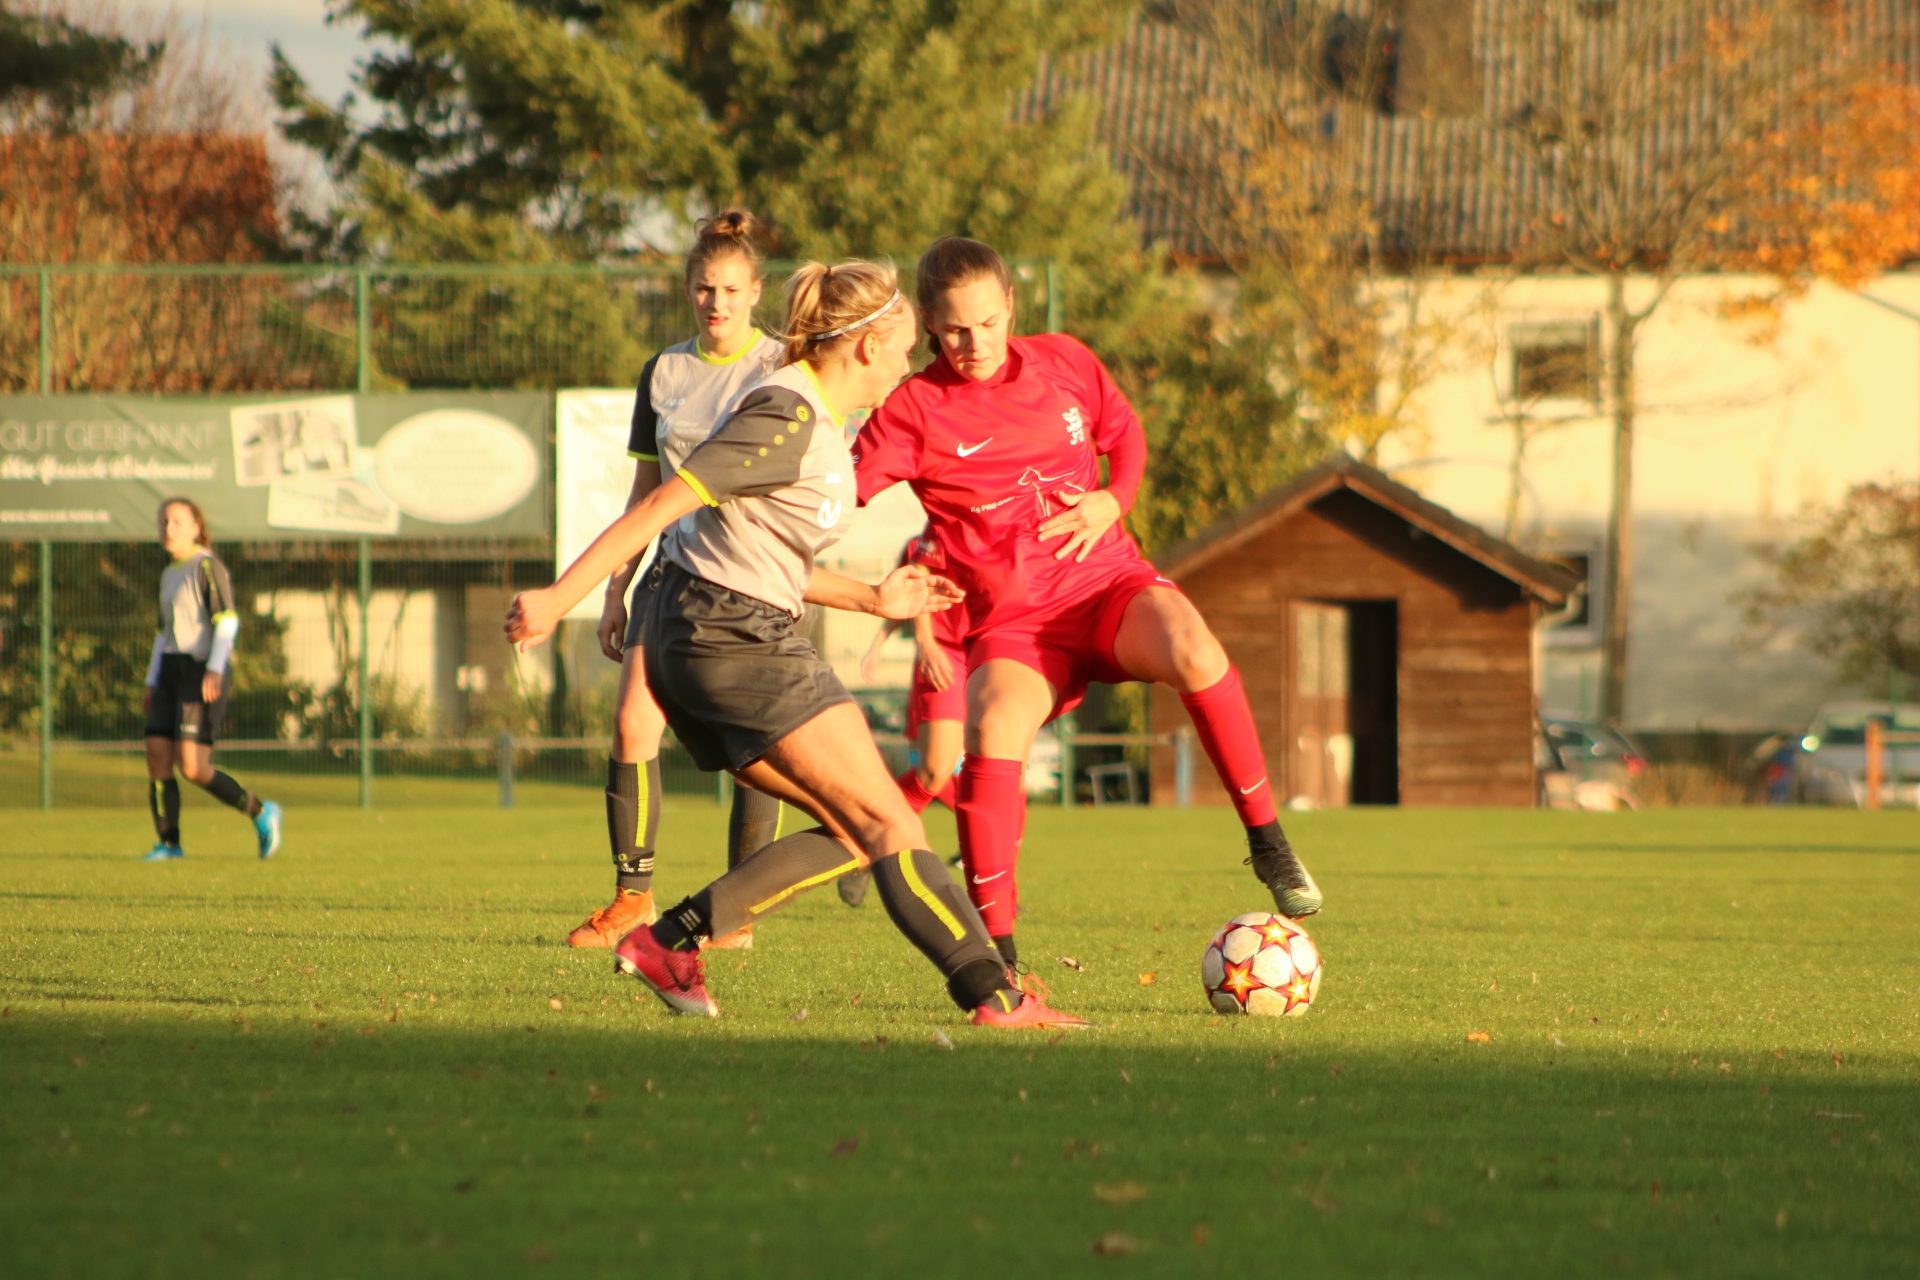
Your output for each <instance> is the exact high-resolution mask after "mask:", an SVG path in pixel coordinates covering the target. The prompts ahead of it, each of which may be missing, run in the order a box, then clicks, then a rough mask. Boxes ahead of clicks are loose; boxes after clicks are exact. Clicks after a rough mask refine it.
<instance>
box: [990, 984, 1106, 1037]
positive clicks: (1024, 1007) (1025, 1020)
mask: <svg viewBox="0 0 1920 1280" xmlns="http://www.w3.org/2000/svg"><path fill="white" fill-rule="evenodd" d="M973 1025H974V1026H976V1027H1061V1028H1071V1029H1075V1030H1080V1029H1084V1028H1087V1027H1091V1026H1093V1025H1094V1024H1093V1023H1091V1022H1088V1021H1087V1020H1086V1019H1085V1018H1076V1017H1074V1016H1073V1015H1072V1014H1070V1013H1061V1012H1060V1011H1059V1010H1058V1009H1050V1008H1048V1007H1047V1006H1046V1005H1045V1004H1044V1003H1043V1002H1042V1001H1041V999H1040V997H1038V996H1036V995H1031V994H1026V993H1023V994H1022V995H1021V998H1020V1003H1019V1004H1018V1005H1016V1006H1014V1007H1013V1008H1012V1009H1002V1008H1001V1007H1000V1001H999V1000H998V999H995V1000H989V1001H987V1003H985V1004H983V1005H981V1006H980V1007H979V1008H977V1009H975V1010H974V1011H973Z"/></svg>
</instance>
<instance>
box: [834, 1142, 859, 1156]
mask: <svg viewBox="0 0 1920 1280" xmlns="http://www.w3.org/2000/svg"><path fill="white" fill-rule="evenodd" d="M859 1149H860V1139H858V1138H842V1139H840V1141H838V1142H836V1143H834V1144H833V1154H834V1155H836V1156H850V1155H852V1154H853V1153H854V1152H856V1151H858V1150H859Z"/></svg>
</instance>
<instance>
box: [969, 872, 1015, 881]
mask: <svg viewBox="0 0 1920 1280" xmlns="http://www.w3.org/2000/svg"><path fill="white" fill-rule="evenodd" d="M1005 874H1007V873H1006V872H1004V871H996V872H994V873H993V874H992V875H990V876H975V877H974V878H973V882H974V883H975V884H985V883H987V882H988V881H989V880H998V879H999V878H1000V877H1001V876H1003V875H1005Z"/></svg>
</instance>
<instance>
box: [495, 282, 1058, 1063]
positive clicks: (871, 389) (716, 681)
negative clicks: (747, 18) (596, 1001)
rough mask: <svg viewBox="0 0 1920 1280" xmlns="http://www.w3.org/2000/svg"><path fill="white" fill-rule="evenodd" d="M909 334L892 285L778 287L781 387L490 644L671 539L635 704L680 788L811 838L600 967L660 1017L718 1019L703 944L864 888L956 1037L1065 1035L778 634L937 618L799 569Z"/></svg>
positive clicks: (848, 473) (930, 600)
mask: <svg viewBox="0 0 1920 1280" xmlns="http://www.w3.org/2000/svg"><path fill="white" fill-rule="evenodd" d="M916 328H917V326H916V322H915V317H914V310H913V306H912V304H911V303H910V302H908V301H907V300H906V298H904V297H903V296H901V294H900V291H899V288H898V286H897V282H896V278H895V274H894V271H893V269H892V268H891V267H886V266H879V265H876V264H874V263H868V262H843V263H838V264H836V265H834V266H831V267H829V266H823V265H821V264H819V263H808V264H806V265H805V266H803V267H802V268H801V269H800V270H799V271H797V272H796V273H795V274H794V276H793V278H792V279H791V280H790V281H789V282H788V285H787V320H786V350H785V353H784V356H785V362H784V363H783V365H782V367H781V368H780V369H778V370H777V371H776V372H774V373H773V374H772V375H770V376H769V377H767V378H766V379H765V380H764V381H762V382H761V383H760V384H759V385H758V386H756V387H754V388H753V389H752V390H751V391H749V392H748V393H747V394H746V395H745V396H744V397H742V398H741V400H740V403H739V406H738V408H736V409H735V411H734V412H733V414H732V416H730V417H729V418H728V419H727V421H726V423H725V424H724V425H722V426H721V427H720V429H719V430H717V431H716V432H714V434H713V435H712V436H711V437H710V438H708V439H707V440H706V441H705V442H703V443H702V444H700V445H699V446H698V447H696V448H695V449H693V450H692V451H691V452H690V453H689V454H688V455H687V457H686V459H685V460H684V462H682V464H681V465H680V467H679V469H678V471H677V472H676V473H675V475H674V477H673V479H671V480H668V481H666V482H665V483H663V484H662V485H660V486H659V487H658V488H657V489H654V490H653V491H652V492H650V493H649V494H647V495H646V497H644V498H642V499H641V500H640V501H639V502H638V503H636V504H634V506H633V507H632V508H631V509H630V510H628V511H627V513H626V514H625V515H623V516H621V517H620V518H619V519H618V520H616V521H614V523H613V524H612V525H610V526H609V527H608V528H607V530H606V531H605V532H604V533H602V534H601V535H600V536H599V537H598V538H597V539H595V540H594V543H593V545H592V546H590V547H588V548H587V550H586V551H585V552H583V553H582V554H581V556H580V558H579V559H577V560H575V561H574V563H573V564H572V565H571V566H569V567H568V569H567V571H566V572H565V573H563V574H562V575H561V576H560V579H559V581H557V582H555V583H554V584H553V585H552V586H551V587H547V588H545V589H543V590H539V591H529V592H524V593H522V594H521V595H520V596H519V597H517V598H516V599H515V601H514V603H513V607H512V608H511V609H510V610H509V611H508V615H507V625H506V632H507V637H508V639H510V640H512V641H513V642H515V643H516V644H519V645H521V646H522V647H523V648H525V647H529V646H531V645H533V644H537V643H538V642H539V641H541V640H543V639H545V638H546V637H547V636H548V635H551V634H552V632H553V630H554V628H555V626H557V625H558V623H559V621H560V619H561V618H562V617H564V616H565V615H566V612H567V610H568V609H569V608H571V607H572V606H573V604H574V603H575V602H576V601H578V600H579V599H580V598H581V597H583V596H585V595H586V594H587V592H589V591H591V590H593V589H594V587H595V586H597V585H598V584H599V583H601V582H603V581H604V580H605V579H606V578H607V576H608V575H609V574H611V573H613V572H614V571H616V570H617V569H619V568H620V567H621V566H623V565H625V564H627V563H629V562H630V561H631V560H632V559H633V557H635V556H637V555H638V554H639V553H640V552H641V551H642V550H643V549H644V548H645V547H646V546H647V544H648V543H650V542H651V541H652V540H653V539H654V538H655V537H657V536H658V535H659V534H660V533H661V532H662V531H663V530H665V529H667V528H668V527H669V526H677V527H675V529H674V535H673V537H672V538H670V539H669V540H668V541H667V542H666V543H665V544H664V545H663V546H662V548H661V552H660V555H659V557H658V558H657V559H656V561H655V562H654V564H653V566H652V567H651V568H650V569H649V570H648V582H649V586H650V589H651V590H652V592H653V604H652V607H651V609H650V611H649V612H648V614H647V618H646V621H645V624H644V626H643V628H642V643H643V646H644V648H645V652H646V675H647V684H648V686H649V687H650V688H651V689H652V690H653V692H654V696H655V698H657V699H658V701H659V704H660V709H661V710H662V711H663V712H664V713H665V715H666V719H667V723H668V724H670V725H672V726H673V731H674V733H675V735H676V736H677V737H678V738H679V739H680V741H681V743H682V744H684V745H685V746H686V748H687V750H688V751H689V752H691V753H692V755H693V757H694V759H695V760H696V761H697V762H698V763H699V765H700V767H701V768H703V769H707V770H718V769H726V770H728V771H729V772H731V773H732V774H733V775H734V777H736V778H737V779H739V780H740V781H742V782H745V783H747V784H749V785H751V786H754V787H757V788H759V789H760V790H763V791H766V792H767V793H769V794H771V795H776V796H778V797H780V798H781V799H782V800H785V801H786V802H787V803H789V804H792V805H794V806H796V807H798V808H800V809H804V810H806V811H807V812H808V813H810V814H812V815H813V817H814V818H815V819H817V820H818V821H819V823H820V825H819V826H817V827H814V828H812V829H811V830H807V831H802V832H798V833H796V834H794V835H790V836H786V837H784V838H782V839H780V840H776V841H774V842H773V843H772V844H770V845H768V846H767V847H766V848H764V849H762V850H761V851H760V852H759V853H757V854H756V855H754V856H753V857H752V858H750V859H747V860H746V861H744V862H742V863H740V864H739V865H738V866H736V867H734V868H733V869H732V870H730V871H728V872H727V873H726V874H725V875H724V876H722V877H720V879H718V880H716V881H714V882H713V883H712V884H710V885H708V886H707V887H706V888H704V889H702V890H701V891H700V892H698V893H696V894H693V895H692V896H690V897H688V898H685V899H683V900H682V901H681V902H680V903H679V904H677V905H676V906H674V907H672V908H670V909H669V910H668V911H667V912H666V913H665V914H664V915H662V916H661V918H660V919H659V921H657V922H656V923H655V924H653V925H651V926H649V927H647V928H638V929H635V930H633V931H632V932H631V933H629V934H628V935H627V936H626V938H625V939H624V940H622V941H621V943H620V944H619V946H618V947H616V948H615V952H614V954H615V959H616V964H617V966H618V967H619V968H620V969H621V970H622V971H624V972H626V973H630V974H632V975H634V976H635V977H637V978H639V979H640V980H641V982H643V983H644V984H645V985H646V986H647V987H649V988H650V989H651V990H652V991H653V992H654V993H655V994H656V995H658V996H659V997H660V999H661V1000H662V1001H663V1002H664V1003H665V1004H666V1006H667V1007H668V1008H669V1009H671V1010H672V1011H674V1012H675V1013H681V1014H690V1015H696V1016H704V1017H715V1016H718V1014H719V1008H718V1006H717V1005H716V1004H715V1003H714V1000H713V997H712V995H711V994H709V992H708V991H707V986H706V974H705V967H704V964H703V962H702V960H701V956H700V943H701V942H702V941H703V940H705V939H710V938H713V937H718V936H724V935H726V934H727V933H729V932H731V931H733V930H735V929H740V928H744V927H746V926H748V925H751V924H753V923H754V922H755V921H756V920H758V919H760V918H762V917H764V916H765V915H767V914H769V913H771V912H773V911H775V910H777V909H779V908H780V907H781V906H783V905H784V904H786V903H787V902H789V901H791V900H792V899H793V898H794V897H795V896H796V895H798V894H799V893H801V892H803V891H805V890H807V889H810V888H813V887H816V886H818V885H822V884H825V883H827V882H828V881H831V880H836V879H838V878H839V877H841V876H842V875H845V874H846V873H848V872H849V871H854V870H858V869H860V868H863V867H870V868H871V870H872V874H873V883H874V888H875V890H876V891H877V892H878V893H879V895H880V899H881V901H882V902H883V903H884V904H885V906H886V909H887V913H888V915H889V916H890V917H891V918H892V919H893V922H894V924H895V925H896V926H897V927H898V928H899V929H900V931H901V932H902V933H904V934H906V935H907V937H908V938H909V940H911V941H912V942H913V944H914V945H915V946H916V947H918V948H919V949H920V951H921V952H922V953H923V954H924V955H925V956H926V957H927V958H928V959H929V960H931V961H932V962H933V963H934V965H935V966H936V967H937V968H938V969H939V970H940V973H941V975H942V977H944V978H945V979H946V984H947V991H948V994H949V995H950V996H951V997H952V998H953V1000H954V1002H955V1003H956V1004H957V1005H959V1006H960V1007H961V1008H962V1009H964V1010H967V1011H969V1012H970V1013H971V1014H972V1018H973V1021H974V1022H975V1023H977V1024H981V1025H992V1026H1021V1027H1029V1026H1084V1025H1086V1024H1085V1023H1084V1022H1082V1021H1081V1020H1080V1019H1078V1018H1073V1017H1070V1016H1069V1015H1066V1014H1061V1013H1057V1012H1055V1011H1054V1010H1052V1009H1049V1008H1048V1007H1047V1006H1046V1005H1045V1004H1044V1003H1042V1002H1041V1000H1040V999H1039V998H1038V997H1036V996H1033V995H1029V994H1026V993H1023V992H1022V991H1021V990H1020V989H1019V988H1018V987H1016V986H1015V985H1014V983H1013V981H1012V980H1011V976H1010V975H1009V973H1008V971H1007V968H1006V966H1005V964H1004V963H1002V961H1001V959H1000V956H999V953H998V952H997V951H996V950H995V949H994V946H993V942H992V940H991V939H990V938H989V937H988V936H987V932H986V928H985V926H984V925H983V924H982V923H981V920H980V916H979V913H978V912H977V911H975V910H974V908H973V904H972V903H970V902H969V901H968V900H967V896H966V894H965V893H963V892H962V891H961V889H960V886H959V885H957V884H955V883H954V881H953V877H952V876H951V875H950V874H949V873H948V871H947V868H946V865H945V863H944V862H942V861H941V859H940V858H938V857H937V856H935V855H934V854H933V853H932V852H931V851H930V850H929V849H928V847H927V837H926V832H925V830H924V829H923V828H922V827H921V825H920V819H919V817H918V816H917V815H916V814H915V813H914V812H913V810H912V809H910V808H909V807H908V806H907V802H906V800H905V798H904V797H902V796H901V794H900V789H899V788H898V787H896V786H895V785H894V782H893V779H892V778H891V777H890V776H889V775H888V773H887V767H886V764H885V762H884V761H883V760H882V759H881V756H880V751H879V749H878V748H877V747H876V746H875V745H874V742H873V735H872V733H871V732H870V731H869V730H868V728H867V722H866V718H865V716H864V715H862V713H861V711H860V708H859V707H858V706H857V705H855V703H854V701H853V699H852V698H851V697H850V696H849V695H848V693H847V691H846V689H845V688H844V687H842V685H841V684H840V681H839V679H838V678H837V677H836V676H835V675H834V673H833V669H832V668H831V667H829V666H828V665H827V664H826V663H825V662H822V661H821V660H820V657H819V655H818V654H816V653H815V652H814V650H813V646H812V645H811V644H809V643H808V641H807V639H806V637H805V636H804V635H803V634H801V632H800V630H799V625H798V624H799V621H800V618H801V615H802V613H803V611H804V608H805V606H806V605H807V604H808V603H813V604H819V605H825V606H828V607H831V608H837V609H847V610H851V611H854V612H861V613H869V614H876V615H878V616H880V617H884V618H912V617H916V616H918V615H920V614H922V613H927V612H935V611H938V610H940V609H943V608H946V607H948V606H949V605H950V604H952V603H954V602H956V601H957V599H958V592H957V591H956V590H955V589H954V587H953V585H952V584H951V583H949V582H947V581H946V580H945V579H943V578H938V577H935V576H933V575H931V574H929V573H928V572H927V570H926V569H924V568H922V567H920V566H917V565H908V566H902V567H901V568H899V569H896V570H894V571H893V572H892V573H891V574H889V575H888V576H887V578H886V579H885V580H884V581H883V582H881V583H880V584H879V585H878V586H869V585H867V584H866V583H862V582H857V581H855V580H853V579H851V578H845V577H842V576H840V575H838V574H834V573H829V572H827V571H825V570H821V569H817V568H815V567H814V561H815V558H816V557H817V556H818V555H819V554H820V552H821V551H823V550H824V549H826V548H827V547H829V546H831V545H833V544H834V543H835V542H837V541H839V540H840V538H841V537H842V536H843V535H844V534H845V532H846V529H847V521H848V518H849V516H850V515H851V514H852V511H853V507H854V496H853V461H852V458H851V457H850V455H849V454H848V452H847V445H846V439H845V434H844V423H845V415H847V414H848V413H850V412H852V411H853V410H856V409H863V408H872V407H873V406H876V405H878V404H879V403H880V402H881V401H882V400H884V399H886V397H887V394H888V393H889V392H890V391H892V390H893V388H894V387H895V386H897V385H898V384H899V382H900V381H901V379H903V378H905V377H906V376H907V373H908V370H909V364H908V355H909V352H910V351H911V350H912V347H913V343H914V337H915V333H916ZM687 517H691V518H690V519H689V518H687Z"/></svg>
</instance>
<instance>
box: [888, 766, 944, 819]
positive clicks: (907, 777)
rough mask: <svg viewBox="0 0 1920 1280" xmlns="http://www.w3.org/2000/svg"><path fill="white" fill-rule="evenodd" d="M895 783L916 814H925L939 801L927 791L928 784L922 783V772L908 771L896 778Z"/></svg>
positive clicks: (916, 770)
mask: <svg viewBox="0 0 1920 1280" xmlns="http://www.w3.org/2000/svg"><path fill="white" fill-rule="evenodd" d="M894 782H895V784H897V785H898V786H899V788H900V794H901V795H903V796H905V797H906V798H907V803H908V804H909V805H910V806H912V808H913V811H914V812H915V813H923V812H925V811H926V807H927V806H928V805H930V804H932V803H933V802H934V801H935V800H936V799H938V797H937V796H935V795H934V794H933V793H932V792H931V791H928V790H927V785H926V783H924V782H922V781H920V771H919V770H918V769H909V770H907V771H906V772H905V773H903V774H901V775H900V776H899V777H897V778H895V779H894Z"/></svg>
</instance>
